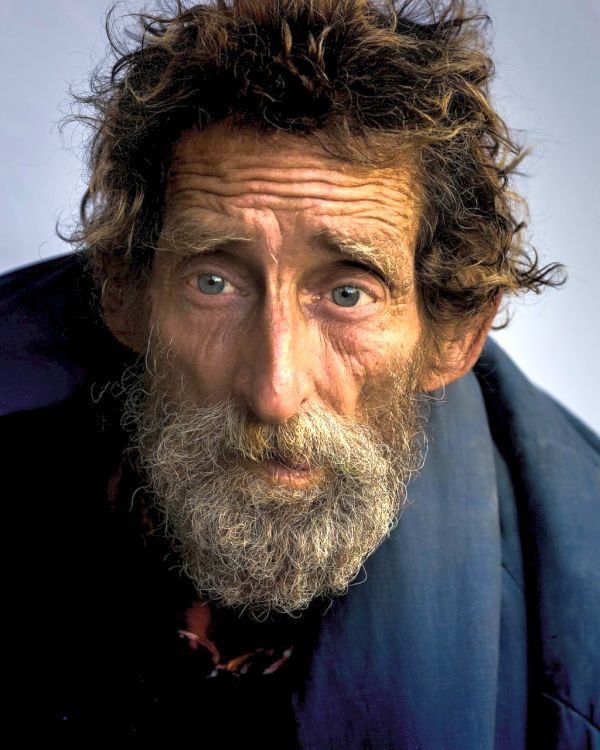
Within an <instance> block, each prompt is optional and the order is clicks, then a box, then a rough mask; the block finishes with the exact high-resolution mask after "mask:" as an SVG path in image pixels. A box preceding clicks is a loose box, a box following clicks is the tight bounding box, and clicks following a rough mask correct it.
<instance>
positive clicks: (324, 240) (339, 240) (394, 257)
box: [315, 229, 410, 296]
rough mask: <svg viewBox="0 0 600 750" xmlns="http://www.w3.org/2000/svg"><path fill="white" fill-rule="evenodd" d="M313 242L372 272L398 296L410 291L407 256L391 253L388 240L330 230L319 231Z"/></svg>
mask: <svg viewBox="0 0 600 750" xmlns="http://www.w3.org/2000/svg"><path fill="white" fill-rule="evenodd" d="M315 239H316V240H317V241H318V242H320V243H321V244H323V245H324V246H325V247H326V248H327V249H328V250H331V251H333V252H335V253H337V254H338V255H341V256H342V257H348V258H351V259H352V260H354V261H355V262H356V263H357V265H359V266H362V267H366V268H367V269H369V270H373V271H375V272H376V273H377V275H379V276H380V277H381V278H382V279H383V281H385V283H386V284H388V286H390V288H391V290H392V291H393V292H394V293H396V294H397V295H399V296H406V295H407V294H408V293H409V289H410V274H409V264H408V261H407V259H406V257H405V256H404V255H403V254H401V253H399V252H398V250H396V252H394V250H395V247H394V245H393V243H392V242H391V241H390V240H389V239H387V238H386V239H383V238H377V239H373V240H363V239H355V238H354V237H352V236H351V235H350V234H341V233H338V232H334V231H332V230H330V229H324V230H322V231H320V232H319V233H318V234H317V235H316V237H315Z"/></svg>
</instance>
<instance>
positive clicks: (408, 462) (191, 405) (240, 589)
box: [127, 127, 426, 614]
mask: <svg viewBox="0 0 600 750" xmlns="http://www.w3.org/2000/svg"><path fill="white" fill-rule="evenodd" d="M418 218H419V209H418V205H417V200H416V194H415V190H414V180H413V179H412V177H411V174H410V171H409V170H408V169H406V170H404V171H403V170H395V172H394V173H392V172H389V173H388V172H383V171H380V172H374V171H373V172H366V171H364V170H358V169H357V168H356V167H352V166H349V165H348V164H345V163H344V162H341V161H339V160H336V159H333V158H331V157H329V156H328V155H327V154H326V152H325V151H324V150H322V149H321V148H320V147H319V146H317V145H316V144H315V143H314V142H312V141H310V140H307V139H306V138H302V137H298V136H292V135H279V136H277V137H276V136H261V137H258V136H257V135H255V134H251V133H247V132H240V131H237V132H233V131H231V130H227V129H225V128H221V127H219V128H213V129H211V130H208V131H204V132H202V133H200V132H198V131H190V132H187V133H185V134H184V135H183V136H182V137H181V139H180V140H179V141H178V143H177V144H176V146H175V149H174V157H173V160H172V164H171V168H170V173H169V180H168V186H167V192H166V198H165V214H164V223H163V230H162V234H161V239H160V243H159V250H158V251H157V255H156V258H155V262H154V266H153V270H152V276H151V279H150V283H149V287H148V295H147V302H148V305H149V307H148V311H149V314H148V321H149V330H150V336H149V340H148V354H149V355H150V356H149V357H147V358H146V362H147V363H148V362H149V363H150V367H149V370H148V372H145V373H143V375H142V376H141V380H140V381H139V382H138V383H137V384H136V387H137V385H142V382H141V381H143V391H142V390H141V389H139V388H138V390H137V391H136V394H137V396H136V398H134V399H132V400H131V401H130V403H129V405H128V407H127V410H128V412H129V413H130V415H133V416H134V417H135V419H136V420H137V423H138V431H137V435H136V438H135V441H134V442H135V444H136V448H137V450H138V452H139V454H140V457H141V460H142V463H143V464H144V466H145V467H146V469H147V471H148V474H149V476H150V479H151V485H152V488H153V490H154V493H155V496H156V500H157V503H158V505H159V506H160V507H161V508H162V510H163V512H164V514H165V516H166V519H167V521H168V524H169V525H170V531H171V534H172V536H173V539H174V540H175V542H176V543H177V546H178V548H179V552H180V554H181V559H182V563H183V565H184V568H185V570H186V572H187V573H188V575H189V576H190V577H191V578H192V579H193V580H194V581H195V582H196V584H197V587H198V590H199V591H200V592H204V593H206V594H208V595H210V596H212V597H214V598H217V599H219V600H220V601H222V602H224V603H225V604H228V605H230V606H247V607H249V609H250V611H251V612H254V613H258V614H260V613H264V612H268V611H269V610H271V609H275V610H278V611H284V612H293V611H294V610H298V609H302V608H304V607H306V606H307V605H308V603H309V602H310V601H311V600H312V599H313V598H314V597H315V596H317V595H319V594H323V593H327V592H338V593H339V592H342V591H343V590H344V589H345V587H346V586H347V584H348V583H349V582H350V581H351V580H352V578H353V577H354V576H355V575H356V574H357V573H358V571H359V569H360V565H361V563H362V561H363V560H364V559H365V557H366V556H367V555H368V554H370V553H371V552H372V551H373V550H374V549H375V548H376V547H377V546H378V544H379V543H380V542H381V541H382V539H383V538H384V537H385V536H386V535H387V533H388V532H389V530H390V528H391V527H392V526H393V524H394V523H395V521H396V519H397V516H398V511H399V508H400V505H401V502H402V499H403V498H404V486H405V483H406V480H407V479H408V476H409V475H410V472H411V470H414V468H415V467H416V465H417V464H418V461H419V453H420V452H419V449H418V447H417V443H418V437H419V435H420V427H421V423H420V420H419V409H418V408H417V407H418V404H419V400H418V399H417V398H415V394H416V393H417V392H418V390H419V383H420V379H421V377H422V375H423V373H424V366H425V364H426V361H425V358H424V356H423V347H422V345H421V341H422V327H421V322H420V318H419V312H418V305H417V297H416V290H415V284H414V277H413V256H414V248H415V243H416V238H417V231H418ZM134 390H135V389H134V388H132V393H133V392H134ZM141 392H143V393H144V394H145V395H144V398H143V399H142V400H140V398H139V393H141Z"/></svg>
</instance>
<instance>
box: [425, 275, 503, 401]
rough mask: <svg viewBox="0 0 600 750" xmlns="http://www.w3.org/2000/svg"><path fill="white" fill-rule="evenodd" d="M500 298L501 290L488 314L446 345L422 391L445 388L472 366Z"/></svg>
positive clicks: (479, 352)
mask: <svg viewBox="0 0 600 750" xmlns="http://www.w3.org/2000/svg"><path fill="white" fill-rule="evenodd" d="M502 296H503V290H500V291H499V292H498V293H497V295H496V299H495V300H494V302H493V304H492V307H491V309H490V310H489V312H488V313H486V314H485V316H484V317H482V318H478V319H477V320H476V321H475V322H474V323H473V324H472V325H471V327H470V328H468V329H467V331H466V332H465V335H464V336H463V337H462V338H460V339H459V340H458V341H456V342H452V343H451V344H448V346H447V347H446V349H445V350H444V351H443V354H442V359H441V362H438V365H439V369H438V372H436V373H432V374H430V375H428V376H427V377H426V378H425V379H424V381H423V383H422V386H421V387H422V389H423V390H424V391H433V390H435V389H436V388H440V387H441V386H446V385H448V384H449V383H452V382H453V381H454V380H458V378H461V377H462V376H463V375H466V374H467V372H469V370H470V369H471V368H472V367H473V366H474V364H475V363H476V362H477V360H478V359H479V355H480V354H481V350H482V349H483V345H484V343H485V339H486V336H487V335H488V333H489V330H490V328H491V326H492V323H493V322H494V318H495V317H496V315H497V313H498V308H499V307H500V302H501V301H502Z"/></svg>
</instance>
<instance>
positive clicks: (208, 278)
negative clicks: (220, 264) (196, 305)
mask: <svg viewBox="0 0 600 750" xmlns="http://www.w3.org/2000/svg"><path fill="white" fill-rule="evenodd" d="M198 289H199V290H200V291H201V292H203V293H204V294H219V293H220V292H222V291H223V289H225V279H224V278H223V277H222V276H218V275H217V274H216V273H200V274H198Z"/></svg>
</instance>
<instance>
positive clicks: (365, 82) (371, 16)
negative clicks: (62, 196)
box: [61, 0, 565, 343]
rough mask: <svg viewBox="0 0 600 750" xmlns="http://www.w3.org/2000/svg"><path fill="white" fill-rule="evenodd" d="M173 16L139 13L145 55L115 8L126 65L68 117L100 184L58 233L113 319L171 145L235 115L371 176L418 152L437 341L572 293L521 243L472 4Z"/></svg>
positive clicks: (511, 145)
mask: <svg viewBox="0 0 600 750" xmlns="http://www.w3.org/2000/svg"><path fill="white" fill-rule="evenodd" d="M174 5H175V7H174V8H168V7H167V9H166V10H165V12H164V13H163V14H162V15H160V14H158V13H156V14H149V13H141V14H139V15H137V16H136V17H137V18H138V19H139V24H140V25H139V30H138V31H137V32H136V33H132V32H131V31H130V32H128V34H127V36H128V38H129V39H130V40H133V46H132V45H131V44H130V43H125V42H123V41H118V40H117V35H116V34H115V32H114V29H113V28H112V27H111V23H112V18H113V16H114V10H115V7H113V8H112V10H111V11H110V12H109V14H108V16H107V21H106V28H107V33H108V37H109V41H110V44H111V49H112V51H113V53H114V54H115V56H116V57H117V60H116V62H115V63H114V65H113V67H112V69H111V70H110V71H109V72H103V69H102V68H98V69H97V70H96V71H95V73H94V75H93V77H92V82H91V94H86V95H76V101H77V102H78V103H79V104H80V105H82V109H81V110H80V111H79V112H78V113H77V114H75V115H73V116H72V117H70V118H68V120H69V121H70V120H72V119H75V120H76V121H84V122H86V123H87V124H90V125H91V126H92V138H91V140H90V142H89V152H88V158H89V172H90V174H89V186H88V188H87V190H86V192H85V194H84V196H83V199H82V201H81V209H80V222H79V223H78V225H77V227H76V228H75V229H74V230H73V231H72V232H71V233H70V234H69V235H68V236H63V235H61V236H63V239H66V240H67V241H69V242H71V243H73V244H74V245H76V246H77V247H78V248H79V249H80V250H82V251H83V255H84V256H85V258H86V263H87V269H88V271H89V272H90V273H91V274H92V275H93V277H94V281H95V288H96V289H97V290H98V292H101V293H102V300H103V308H104V311H106V309H107V305H110V306H111V307H112V309H113V310H115V309H116V310H119V309H120V310H121V312H122V314H124V315H127V316H129V319H132V316H133V317H135V315H136V313H138V312H139V308H140V307H141V305H140V304H139V301H140V292H141V290H142V289H143V287H144V285H145V283H146V281H147V279H148V276H149V272H150V269H151V265H152V258H153V254H154V248H155V246H156V243H157V240H158V237H159V234H160V231H161V223H162V206H163V196H164V187H165V181H166V176H167V173H168V169H169V162H170V158H171V149H172V145H173V143H174V142H175V141H176V140H177V139H178V137H179V136H180V135H181V133H182V132H183V131H185V130H187V129H190V128H193V127H199V128H205V127H207V126H209V125H210V124H212V123H218V122H224V121H226V122H228V123H231V124H232V125H233V126H235V127H240V128H242V127H250V128H253V129H255V130H258V131H261V132H264V133H269V132H273V131H274V130H284V131H287V132H291V133H296V134H304V135H306V136H311V137H314V138H317V139H319V142H320V143H322V145H323V146H324V147H325V148H326V149H327V150H328V151H329V152H330V153H333V154H334V155H336V156H339V157H341V158H344V159H346V160H348V161H350V162H352V163H356V164H361V165H366V166H371V167H374V168H378V167H380V166H382V165H386V164H387V165H389V164H394V163H398V164H399V163H400V162H401V159H402V158H403V155H404V156H406V154H408V153H410V154H412V157H413V161H414V163H415V164H416V165H417V172H418V176H419V180H420V185H419V186H418V187H419V190H420V194H421V195H422V198H423V200H422V203H423V211H422V220H421V227H420V234H419V239H418V244H417V247H416V254H415V264H414V271H415V278H416V282H417V289H418V295H419V304H420V306H421V312H422V318H423V322H424V324H425V328H426V330H427V331H429V332H430V334H431V337H432V341H433V342H434V343H439V342H442V341H444V340H448V337H450V338H452V337H453V336H456V338H459V337H460V336H461V334H464V331H465V326H468V325H469V324H470V323H471V322H473V321H474V320H475V319H480V318H481V317H482V316H485V315H486V314H489V312H490V310H491V309H492V307H493V305H494V303H495V301H496V299H497V295H498V294H499V293H501V292H502V291H507V292H509V293H520V292H524V291H527V290H531V291H534V292H536V293H539V292H540V291H541V290H542V289H543V288H544V287H546V286H560V285H561V284H563V283H564V280H565V278H564V269H563V267H562V266H561V265H560V264H558V263H554V264H551V265H549V266H545V267H540V265H539V262H538V255H537V253H536V251H535V249H534V248H530V247H529V246H528V245H527V244H526V243H525V242H524V240H523V238H522V230H523V228H524V227H525V223H524V221H523V220H522V219H521V218H520V216H519V214H525V213H526V205H525V202H524V201H523V199H521V198H519V196H518V195H516V193H515V192H514V191H513V190H512V189H511V188H510V187H509V176H510V175H511V173H514V172H515V169H516V167H517V165H518V164H519V162H520V161H521V159H522V158H523V156H524V154H525V152H524V151H523V149H522V148H521V146H519V145H518V144H517V143H516V142H515V141H514V140H512V139H511V135H510V133H509V131H508V129H507V126H506V125H505V123H504V122H503V120H502V119H501V118H500V117H499V115H498V114H497V113H496V112H495V111H494V109H493V108H492V106H491V104H490V101H489V90H488V89H489V83H490V79H491V77H492V75H493V72H494V68H493V63H492V60H491V59H490V57H489V55H488V54H487V52H486V41H485V35H484V31H485V27H486V24H487V22H488V21H489V18H488V17H487V16H486V15H485V14H483V13H481V12H480V11H479V10H478V8H476V7H475V8H471V7H470V3H469V2H468V0H445V2H444V1H442V0H406V1H405V2H398V1H397V0H387V1H386V0H212V2H211V1H210V0H206V1H205V2H202V3H199V4H195V5H191V6H188V5H186V4H185V3H183V2H181V0H176V1H175V3H174ZM90 109H91V111H90ZM557 277H558V278H557ZM99 298H100V294H99ZM101 312H102V311H101ZM507 323H508V318H507V319H506V321H505V322H504V323H503V324H502V325H497V326H495V328H496V329H498V328H502V327H504V326H506V325H507Z"/></svg>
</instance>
